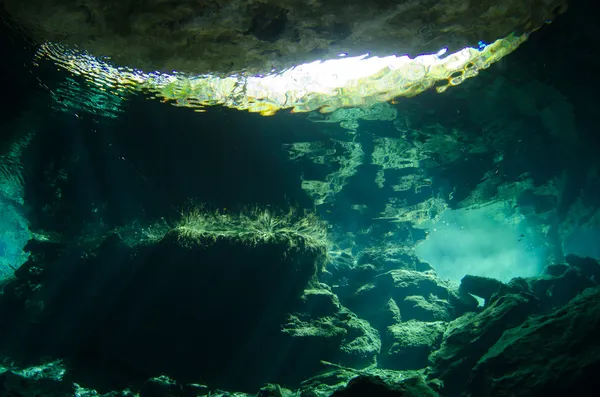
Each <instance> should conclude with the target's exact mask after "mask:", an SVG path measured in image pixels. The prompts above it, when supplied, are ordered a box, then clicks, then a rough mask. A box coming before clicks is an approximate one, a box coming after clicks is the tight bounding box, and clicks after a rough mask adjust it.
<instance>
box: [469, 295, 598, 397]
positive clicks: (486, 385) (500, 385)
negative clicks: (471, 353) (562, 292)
mask: <svg viewBox="0 0 600 397" xmlns="http://www.w3.org/2000/svg"><path fill="white" fill-rule="evenodd" d="M598 335H600V287H595V288H590V289H587V290H585V291H584V292H583V293H581V294H580V295H579V296H577V297H576V298H574V299H573V300H572V301H571V302H569V303H568V304H566V305H565V306H563V307H562V308H560V309H558V310H556V311H554V312H553V313H551V314H548V315H542V316H538V317H533V318H530V319H528V320H527V321H525V322H523V323H522V324H520V325H519V326H517V327H515V328H512V329H509V330H507V331H506V332H504V334H503V335H502V337H501V338H500V339H499V340H498V341H497V342H496V343H495V344H494V345H493V346H492V347H491V348H490V349H489V350H488V351H487V353H486V354H485V355H484V356H483V357H481V359H479V361H478V362H477V365H476V366H475V368H474V370H473V375H472V379H471V381H470V384H469V390H470V396H473V397H491V396H494V397H510V396H517V395H518V396H521V397H534V396H548V397H550V396H586V395H589V396H591V395H598V394H599V393H600V379H599V378H598V371H600V339H599V338H598Z"/></svg>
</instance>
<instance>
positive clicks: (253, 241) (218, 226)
mask: <svg viewBox="0 0 600 397" xmlns="http://www.w3.org/2000/svg"><path fill="white" fill-rule="evenodd" d="M175 231H177V232H178V234H179V239H180V241H181V242H182V243H183V244H184V245H189V244H206V243H207V242H210V241H217V240H218V239H222V238H224V239H231V240H235V241H239V242H242V243H244V244H249V245H253V246H256V245H258V244H264V243H283V244H286V245H287V246H288V249H290V250H293V249H308V250H311V251H320V252H322V253H324V254H325V253H326V252H327V247H328V239H327V224H326V223H325V222H324V221H323V220H321V219H320V218H319V217H318V216H317V215H316V214H314V213H311V212H301V213H300V212H299V211H296V210H294V209H291V210H290V211H288V212H277V211H272V210H270V209H260V208H254V209H252V210H250V211H247V212H241V213H236V214H232V213H221V212H219V211H206V210H204V208H203V207H196V208H194V209H192V210H190V211H189V212H185V213H182V218H181V221H180V222H179V224H178V225H177V226H176V227H175Z"/></svg>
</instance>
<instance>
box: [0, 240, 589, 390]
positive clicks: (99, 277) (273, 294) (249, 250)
mask: <svg viewBox="0 0 600 397" xmlns="http://www.w3.org/2000/svg"><path fill="white" fill-rule="evenodd" d="M180 237H181V236H178V235H177V232H176V231H171V232H168V233H167V234H166V235H165V236H164V237H163V238H162V239H160V240H157V241H155V242H151V243H145V244H137V245H136V244H131V241H129V240H128V239H127V238H124V237H123V236H120V235H119V234H118V233H115V234H112V235H108V236H106V237H104V238H103V239H102V240H101V241H100V242H94V243H88V244H87V245H82V244H77V245H69V244H64V243H59V242H53V241H51V240H48V239H47V240H32V241H30V243H29V244H28V245H27V247H26V250H27V251H29V252H30V258H29V260H28V261H27V262H26V263H25V264H24V265H23V266H22V267H21V268H20V269H19V270H18V271H17V273H16V275H15V277H14V278H13V279H12V280H10V281H9V282H8V283H7V284H6V285H4V287H3V292H2V294H1V295H0V318H2V322H1V325H0V336H1V338H0V340H1V343H2V345H1V346H0V348H1V349H2V354H3V356H4V360H3V365H2V367H0V370H1V372H2V373H1V375H0V379H1V380H0V392H1V394H2V395H3V396H38V397H41V396H44V397H45V396H53V397H59V396H100V395H101V396H114V397H116V396H133V395H137V394H138V393H139V395H140V396H144V397H150V396H164V397H167V396H169V397H178V396H181V397H188V396H202V395H207V396H208V395H210V396H219V395H222V396H244V395H258V396H303V397H310V396H315V397H316V396H329V395H331V396H369V395H372V396H461V395H466V396H473V397H483V396H517V395H518V396H542V395H543V396H558V395H560V396H567V395H585V393H584V394H581V393H583V391H584V390H587V391H589V390H595V388H597V387H598V380H597V379H598V378H597V376H595V373H596V372H597V370H598V368H599V366H600V344H599V343H598V338H597V335H598V330H599V324H600V286H599V285H598V282H597V280H598V279H599V277H600V264H599V263H598V262H597V261H595V260H592V259H589V258H580V257H576V256H568V257H567V259H566V263H564V264H550V265H548V266H546V268H545V271H544V274H543V275H541V276H540V277H534V278H527V279H523V278H515V279H513V280H511V281H510V282H509V283H506V284H505V283H502V282H499V281H497V280H494V279H490V278H484V277H475V276H465V278H464V279H463V280H462V282H461V283H460V285H459V286H458V285H454V284H452V283H449V282H447V281H444V280H441V279H440V278H438V277H437V276H436V274H435V271H434V270H433V269H431V268H430V266H429V265H428V264H427V263H424V262H421V261H419V260H417V259H415V258H412V261H411V260H410V258H405V261H404V263H405V266H404V267H403V268H397V267H395V268H387V269H386V267H385V264H381V263H363V264H360V265H359V266H358V267H357V268H356V269H354V271H353V276H352V277H351V278H349V279H348V282H347V283H344V284H343V285H337V284H336V285H333V286H329V285H327V284H324V283H322V282H319V279H318V273H319V269H318V268H316V267H315V263H316V261H317V259H318V256H319V253H315V252H313V251H310V250H307V249H297V250H295V251H294V252H293V253H290V252H289V251H288V250H287V248H286V247H285V245H284V244H281V243H277V242H272V243H268V244H267V243H265V244H260V245H258V246H255V247H249V246H248V245H244V244H241V243H239V242H236V241H233V240H228V239H221V240H218V241H217V242H214V243H211V244H208V243H207V244H201V243H200V244H198V245H195V246H193V247H190V246H183V245H182V244H181V242H180V241H181V239H180ZM396 264H397V262H396ZM232 269H233V270H232ZM377 269H379V270H377ZM473 295H474V296H477V297H479V298H481V299H483V300H484V303H483V304H480V303H479V302H478V300H477V299H475V298H474V296H473ZM316 374H319V375H316ZM284 385H285V386H284ZM222 390H241V391H244V392H245V393H247V394H245V393H243V392H241V391H240V392H232V391H230V392H225V391H222ZM257 392H258V394H256V393H257ZM463 393H464V394H463ZM586 393H587V392H586Z"/></svg>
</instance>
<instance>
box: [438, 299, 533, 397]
mask: <svg viewBox="0 0 600 397" xmlns="http://www.w3.org/2000/svg"><path fill="white" fill-rule="evenodd" d="M536 309H537V300H536V299H535V298H534V297H532V296H527V295H521V294H508V295H505V296H502V297H501V298H499V299H497V300H495V301H494V302H493V303H492V304H491V305H489V306H488V307H487V308H486V309H485V310H484V311H482V312H481V313H478V314H475V313H467V314H466V315H464V316H461V317H459V318H458V319H456V320H454V321H452V322H451V323H450V324H449V325H448V328H447V330H446V332H445V333H444V338H443V342H442V345H441V347H440V349H439V350H437V351H436V352H434V353H433V354H432V355H431V357H430V359H431V362H432V368H431V372H430V376H431V377H432V378H438V379H440V380H442V381H443V383H444V392H445V393H447V394H449V395H456V394H457V393H459V392H460V391H462V390H464V389H465V387H466V384H467V381H468V379H469V374H470V371H471V369H472V368H473V366H475V364H476V363H477V361H478V360H479V358H480V357H481V356H483V355H484V354H485V353H486V352H487V351H488V349H489V348H490V347H491V346H493V345H494V344H495V343H496V341H497V340H498V339H499V338H500V336H502V334H503V333H504V331H506V330H507V329H510V328H513V327H516V326H518V325H520V324H521V323H522V322H523V321H525V320H526V319H527V317H529V315H531V314H532V313H534V312H535V310H536Z"/></svg>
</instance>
